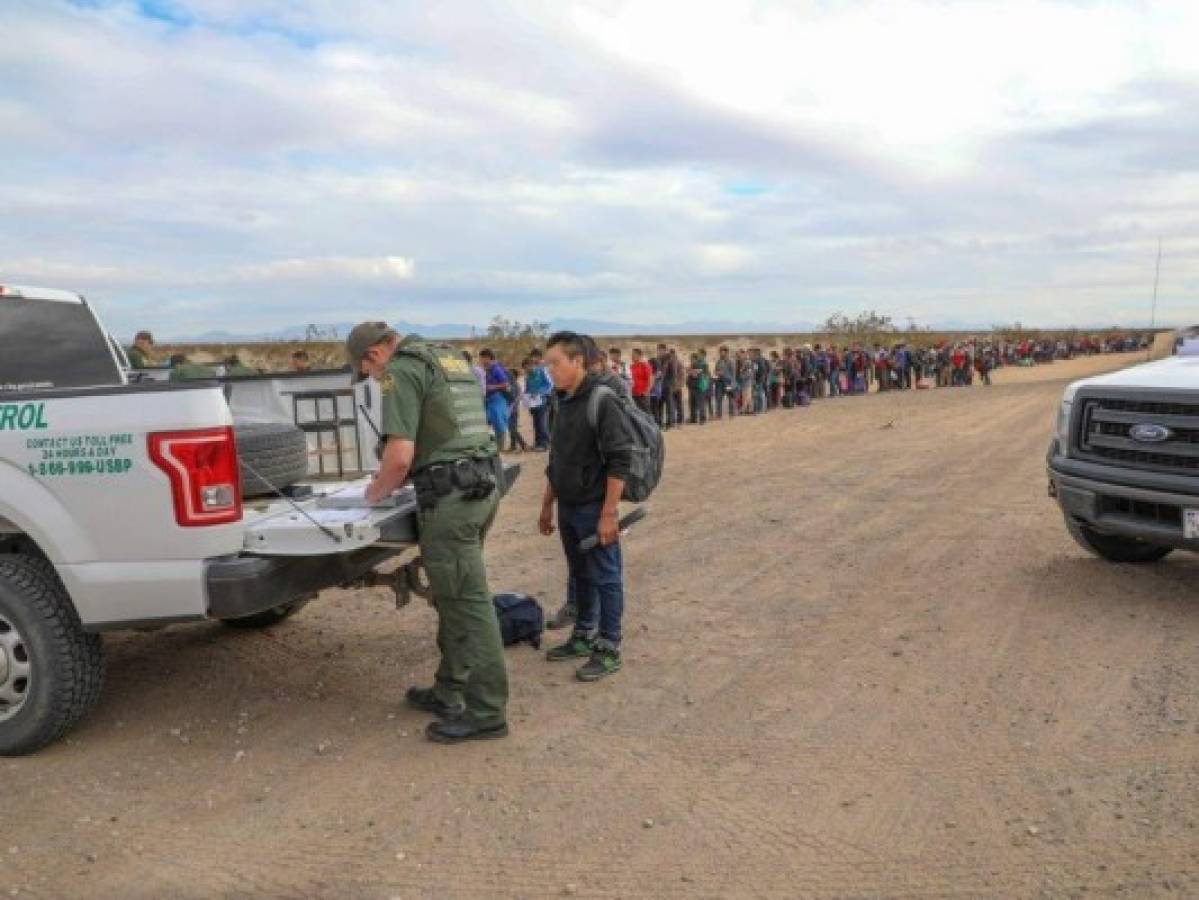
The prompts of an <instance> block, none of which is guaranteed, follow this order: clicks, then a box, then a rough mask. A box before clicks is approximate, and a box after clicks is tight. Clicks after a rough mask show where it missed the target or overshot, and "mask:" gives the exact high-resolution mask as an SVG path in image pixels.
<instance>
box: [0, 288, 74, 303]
mask: <svg viewBox="0 0 1199 900" xmlns="http://www.w3.org/2000/svg"><path fill="white" fill-rule="evenodd" d="M3 297H19V298H21V299H23V300H49V301H51V302H54V303H83V302H84V300H83V297H82V296H81V295H79V294H76V293H74V292H73V291H62V290H58V289H57V288H44V287H33V286H31V285H25V284H0V298H3Z"/></svg>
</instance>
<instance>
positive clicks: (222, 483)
mask: <svg viewBox="0 0 1199 900" xmlns="http://www.w3.org/2000/svg"><path fill="white" fill-rule="evenodd" d="M149 450H150V459H152V460H153V461H154V464H155V465H156V466H158V468H160V469H162V471H164V472H166V474H167V477H168V478H169V479H170V480H171V496H172V497H173V498H174V501H175V521H176V522H178V523H179V524H180V525H182V526H184V527H193V526H197V525H222V524H225V523H227V522H237V521H240V519H241V474H240V470H239V467H238V464H237V443H236V441H235V440H234V437H233V429H232V428H209V429H204V430H202V431H159V432H155V433H153V434H151V435H150V436H149Z"/></svg>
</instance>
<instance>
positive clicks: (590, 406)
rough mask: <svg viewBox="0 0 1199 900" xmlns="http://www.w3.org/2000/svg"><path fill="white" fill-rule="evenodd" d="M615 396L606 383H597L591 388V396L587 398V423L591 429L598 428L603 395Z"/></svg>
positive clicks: (614, 392)
mask: <svg viewBox="0 0 1199 900" xmlns="http://www.w3.org/2000/svg"><path fill="white" fill-rule="evenodd" d="M615 396H616V391H614V390H612V388H610V387H608V386H607V385H606V384H597V385H595V387H593V388H592V389H591V396H590V397H588V398H587V424H588V425H590V426H591V430H592V431H596V430H598V429H599V411H600V404H601V403H603V402H604V397H615Z"/></svg>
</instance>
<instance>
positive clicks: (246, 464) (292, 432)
mask: <svg viewBox="0 0 1199 900" xmlns="http://www.w3.org/2000/svg"><path fill="white" fill-rule="evenodd" d="M233 431H234V433H235V434H236V435H237V455H238V458H239V459H240V461H241V493H242V496H243V497H261V496H264V495H267V494H274V493H275V491H277V490H282V489H283V488H285V487H290V486H291V485H293V484H295V483H296V482H297V481H302V480H303V479H304V478H305V477H307V475H308V439H307V437H306V436H305V435H304V432H303V431H301V430H300V429H299V428H297V427H296V426H295V425H290V424H288V423H286V422H241V423H235V424H234V426H233Z"/></svg>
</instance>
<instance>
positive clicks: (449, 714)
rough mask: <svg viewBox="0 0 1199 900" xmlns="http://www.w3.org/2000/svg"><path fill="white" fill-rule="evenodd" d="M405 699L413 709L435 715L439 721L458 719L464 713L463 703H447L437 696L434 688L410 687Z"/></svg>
mask: <svg viewBox="0 0 1199 900" xmlns="http://www.w3.org/2000/svg"><path fill="white" fill-rule="evenodd" d="M404 699H406V700H407V701H408V705H409V706H411V707H412V708H413V709H419V710H420V711H421V712H427V713H433V715H435V716H437V718H439V719H446V720H451V719H457V718H458V717H459V716H461V715H462V713H463V711H464V707H463V706H462V704H461V703H446V702H445V701H444V700H442V699H441V698H439V697H438V696H437V693H436V691H434V690H433V688H422V687H410V688H408V693H407V694H405V695H404Z"/></svg>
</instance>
